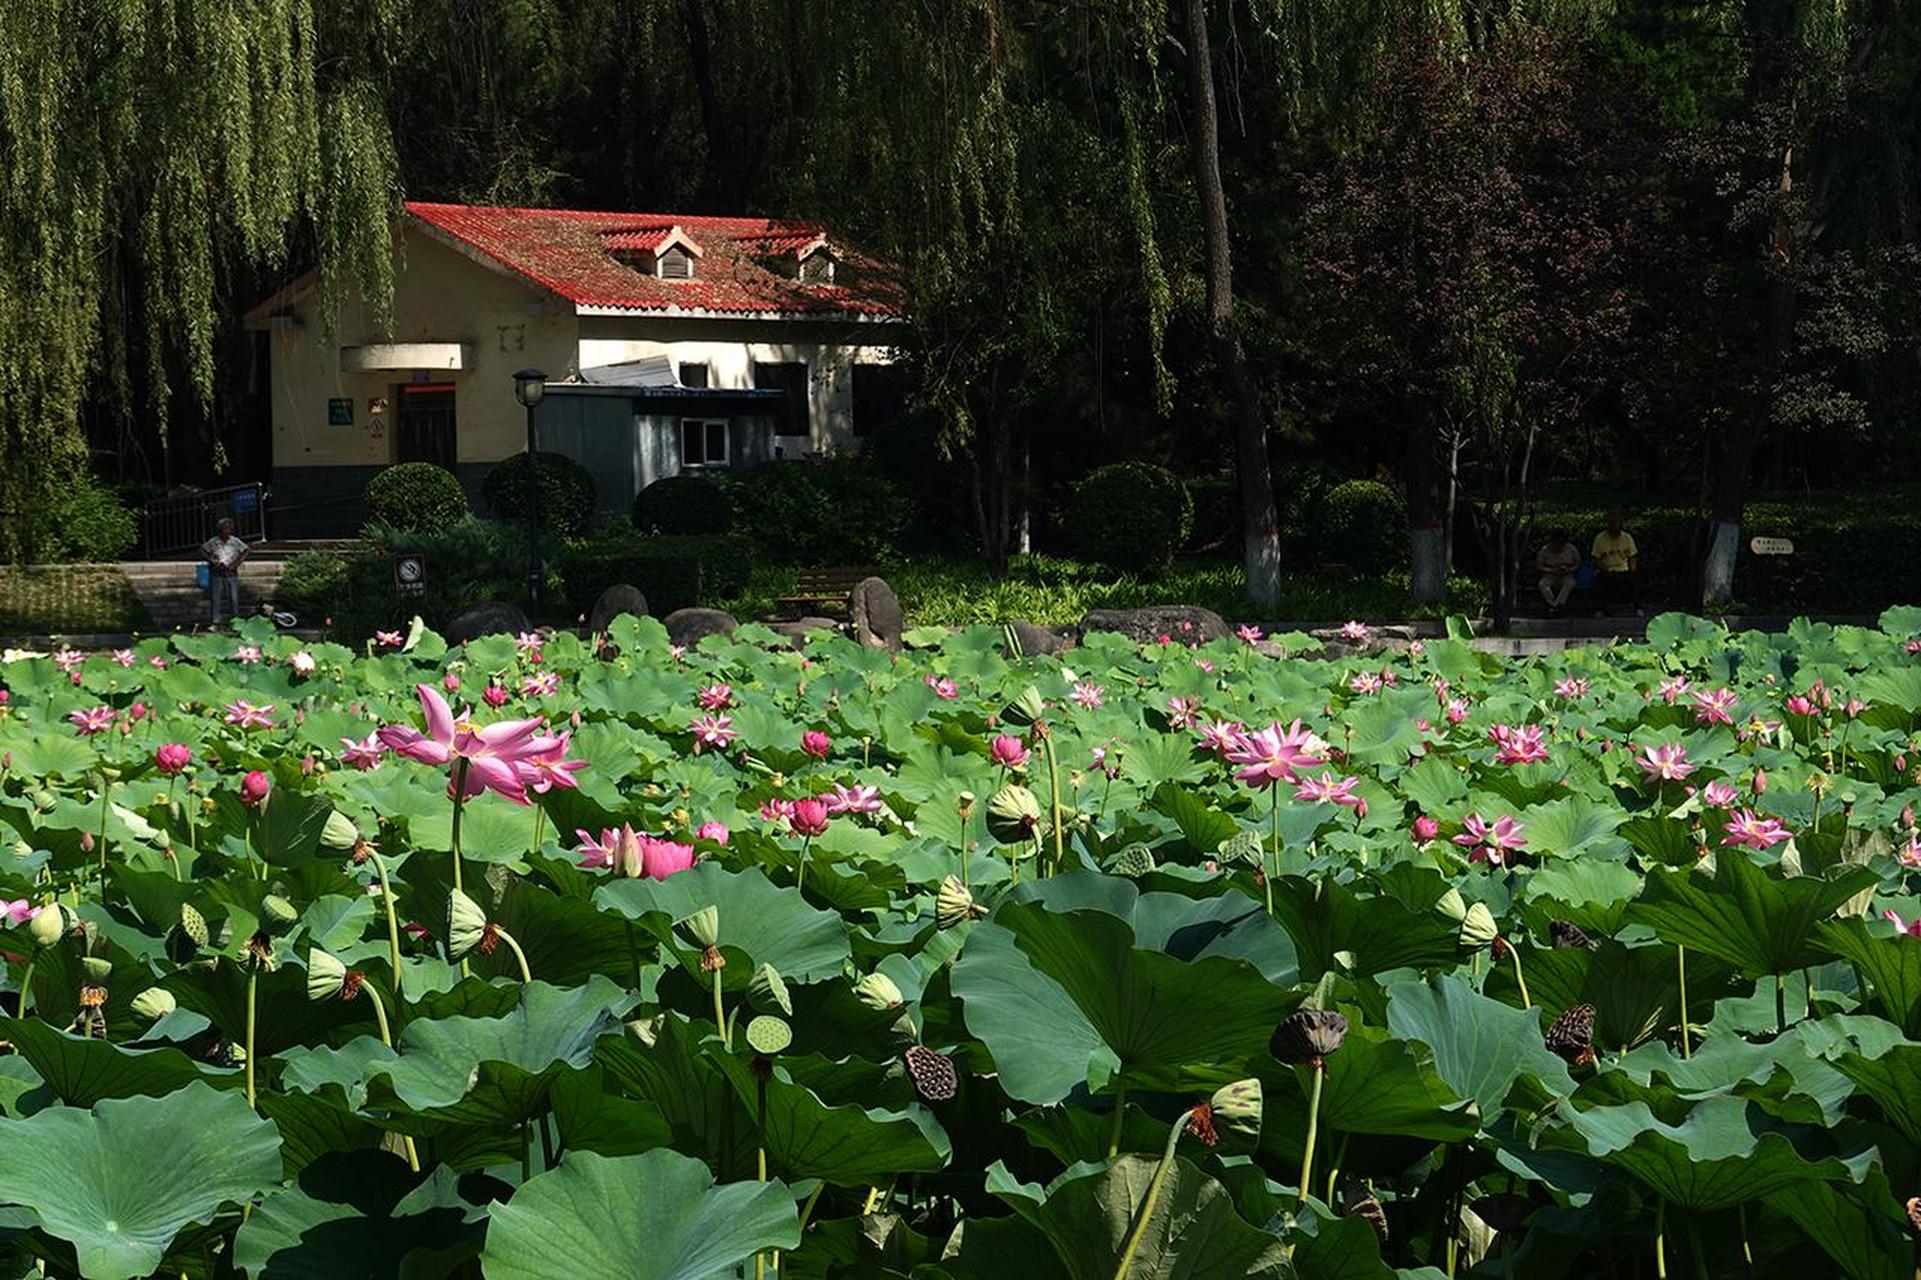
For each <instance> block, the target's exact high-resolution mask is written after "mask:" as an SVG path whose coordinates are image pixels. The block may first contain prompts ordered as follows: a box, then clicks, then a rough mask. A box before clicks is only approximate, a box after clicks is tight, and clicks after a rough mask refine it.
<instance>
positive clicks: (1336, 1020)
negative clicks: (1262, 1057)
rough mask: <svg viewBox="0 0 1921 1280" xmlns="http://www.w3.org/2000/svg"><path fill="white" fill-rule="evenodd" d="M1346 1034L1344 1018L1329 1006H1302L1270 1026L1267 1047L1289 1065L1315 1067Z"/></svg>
mask: <svg viewBox="0 0 1921 1280" xmlns="http://www.w3.org/2000/svg"><path fill="white" fill-rule="evenodd" d="M1346 1035H1347V1019H1346V1018H1344V1017H1342V1016H1341V1015H1340V1014H1338V1013H1336V1012H1334V1011H1333V1010H1332V1009H1302V1010H1300V1011H1299V1012H1297V1013H1293V1014H1290V1015H1289V1016H1288V1017H1287V1019H1286V1020H1285V1021H1283V1022H1282V1023H1281V1025H1280V1026H1278V1027H1276V1028H1275V1029H1274V1035H1273V1037H1272V1038H1271V1039H1270V1040H1269V1041H1268V1045H1267V1048H1268V1052H1269V1053H1272V1054H1273V1055H1274V1056H1275V1057H1276V1058H1279V1059H1280V1060H1281V1061H1282V1062H1285V1063H1287V1064H1288V1065H1290V1066H1299V1065H1302V1064H1306V1065H1308V1066H1312V1067H1318V1066H1320V1065H1321V1060H1322V1059H1323V1058H1325V1057H1327V1055H1328V1054H1330V1053H1333V1052H1334V1051H1335V1050H1336V1049H1338V1048H1340V1047H1341V1041H1342V1039H1343V1038H1345V1037H1346Z"/></svg>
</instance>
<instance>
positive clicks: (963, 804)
mask: <svg viewBox="0 0 1921 1280" xmlns="http://www.w3.org/2000/svg"><path fill="white" fill-rule="evenodd" d="M974 804H975V800H974V793H973V792H971V791H963V792H961V793H960V795H958V796H956V797H955V799H954V811H955V812H956V813H958V814H960V820H961V821H962V822H965V821H967V820H968V819H969V818H971V817H973V816H974Z"/></svg>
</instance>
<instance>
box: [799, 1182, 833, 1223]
mask: <svg viewBox="0 0 1921 1280" xmlns="http://www.w3.org/2000/svg"><path fill="white" fill-rule="evenodd" d="M826 1189H827V1183H826V1182H825V1181H824V1180H822V1181H817V1182H815V1183H814V1190H813V1191H812V1192H811V1193H810V1194H809V1195H808V1197H807V1203H806V1204H804V1205H802V1206H801V1207H800V1229H801V1232H802V1233H803V1234H805V1233H806V1231H807V1220H808V1219H809V1218H811V1217H813V1216H814V1206H815V1205H816V1204H819V1203H820V1193H821V1192H823V1191H825V1190H826Z"/></svg>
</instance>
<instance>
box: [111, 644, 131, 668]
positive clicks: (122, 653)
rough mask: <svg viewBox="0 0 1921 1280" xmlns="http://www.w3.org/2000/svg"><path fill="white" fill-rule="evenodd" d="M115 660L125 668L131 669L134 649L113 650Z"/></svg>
mask: <svg viewBox="0 0 1921 1280" xmlns="http://www.w3.org/2000/svg"><path fill="white" fill-rule="evenodd" d="M113 660H114V662H115V663H116V664H117V665H119V666H120V667H122V668H123V669H131V668H132V666H133V650H132V649H115V650H114V651H113Z"/></svg>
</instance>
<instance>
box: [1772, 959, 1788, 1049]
mask: <svg viewBox="0 0 1921 1280" xmlns="http://www.w3.org/2000/svg"><path fill="white" fill-rule="evenodd" d="M1787 1029H1788V978H1787V975H1786V974H1784V973H1777V974H1775V975H1774V1034H1776V1035H1780V1034H1781V1033H1782V1032H1783V1031H1786V1030H1787Z"/></svg>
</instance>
